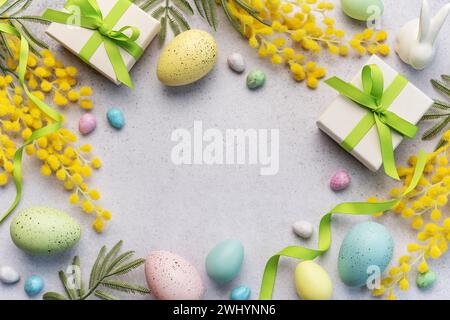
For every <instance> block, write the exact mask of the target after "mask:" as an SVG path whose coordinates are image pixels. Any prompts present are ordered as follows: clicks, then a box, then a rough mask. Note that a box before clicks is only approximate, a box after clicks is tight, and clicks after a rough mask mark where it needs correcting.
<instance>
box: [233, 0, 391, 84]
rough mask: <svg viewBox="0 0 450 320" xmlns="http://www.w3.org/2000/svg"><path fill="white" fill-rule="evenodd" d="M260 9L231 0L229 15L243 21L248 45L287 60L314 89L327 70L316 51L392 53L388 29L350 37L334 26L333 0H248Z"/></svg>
mask: <svg viewBox="0 0 450 320" xmlns="http://www.w3.org/2000/svg"><path fill="white" fill-rule="evenodd" d="M243 1H246V3H247V4H248V5H250V6H251V7H253V8H254V9H255V10H256V11H257V13H256V14H251V13H249V12H248V10H245V9H244V8H243V7H242V6H241V5H238V4H237V3H236V2H235V1H234V0H227V6H228V9H229V11H230V14H231V15H232V17H234V19H235V20H236V21H237V22H239V24H240V26H241V28H242V30H243V33H244V35H245V36H246V37H247V38H248V41H249V45H250V46H251V47H253V48H255V49H258V54H259V56H260V57H268V58H270V60H271V62H272V63H273V64H286V65H288V66H289V67H290V71H291V72H292V75H293V77H294V79H295V80H296V81H303V80H305V79H306V84H307V86H308V87H309V88H313V89H315V88H317V85H318V80H317V79H320V78H323V77H324V76H325V73H326V72H325V69H324V68H322V67H316V63H315V62H314V61H315V60H317V54H318V53H320V52H321V51H322V50H323V49H325V50H327V51H328V52H329V53H330V54H336V55H340V56H347V55H348V52H349V48H353V49H354V50H355V51H356V52H358V53H359V54H360V55H364V54H366V53H369V54H375V53H379V54H381V55H387V54H388V53H389V51H390V49H389V47H388V46H387V45H386V44H384V41H385V40H386V37H387V33H386V32H385V31H379V32H375V31H374V30H372V29H366V30H364V32H363V33H361V34H356V35H355V36H354V37H353V38H352V39H351V40H350V41H346V40H345V31H344V30H342V29H338V28H336V26H335V21H334V19H333V18H331V17H329V16H328V15H327V13H328V12H329V11H331V10H333V9H334V4H333V3H331V2H324V1H317V0H293V1H286V0H243Z"/></svg>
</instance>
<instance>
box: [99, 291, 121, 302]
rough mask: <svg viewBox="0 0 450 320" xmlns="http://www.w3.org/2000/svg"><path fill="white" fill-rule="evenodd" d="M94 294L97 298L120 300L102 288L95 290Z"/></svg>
mask: <svg viewBox="0 0 450 320" xmlns="http://www.w3.org/2000/svg"><path fill="white" fill-rule="evenodd" d="M94 294H95V296H96V297H97V298H100V299H103V300H119V298H116V297H114V296H113V295H112V294H109V293H108V292H105V291H102V290H95V292H94Z"/></svg>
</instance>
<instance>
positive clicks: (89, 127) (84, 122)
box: [78, 113, 97, 135]
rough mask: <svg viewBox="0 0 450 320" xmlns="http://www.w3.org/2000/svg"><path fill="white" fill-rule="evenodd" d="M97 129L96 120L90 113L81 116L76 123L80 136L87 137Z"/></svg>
mask: <svg viewBox="0 0 450 320" xmlns="http://www.w3.org/2000/svg"><path fill="white" fill-rule="evenodd" d="M96 127H97V120H96V119H95V117H94V115H93V114H91V113H86V114H84V115H82V116H81V118H80V122H79V123H78V130H80V133H81V134H82V135H87V134H89V133H91V132H92V131H94V130H95V128H96Z"/></svg>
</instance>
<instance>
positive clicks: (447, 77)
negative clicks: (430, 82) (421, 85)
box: [441, 74, 450, 81]
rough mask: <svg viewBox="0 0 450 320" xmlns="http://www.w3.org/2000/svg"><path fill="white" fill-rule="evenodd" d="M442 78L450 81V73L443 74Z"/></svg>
mask: <svg viewBox="0 0 450 320" xmlns="http://www.w3.org/2000/svg"><path fill="white" fill-rule="evenodd" d="M441 78H442V79H443V80H445V81H450V75H448V74H443V75H441Z"/></svg>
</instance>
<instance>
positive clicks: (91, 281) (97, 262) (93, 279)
mask: <svg viewBox="0 0 450 320" xmlns="http://www.w3.org/2000/svg"><path fill="white" fill-rule="evenodd" d="M105 255H106V246H103V247H102V248H101V249H100V252H99V253H98V257H97V259H96V260H95V263H94V265H93V266H92V270H91V275H90V276H89V288H92V287H93V286H94V284H95V282H96V280H97V274H98V272H99V266H101V264H102V263H103V259H105Z"/></svg>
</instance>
